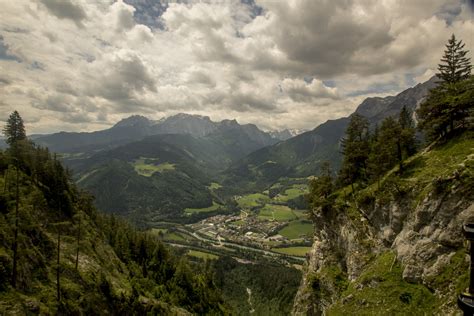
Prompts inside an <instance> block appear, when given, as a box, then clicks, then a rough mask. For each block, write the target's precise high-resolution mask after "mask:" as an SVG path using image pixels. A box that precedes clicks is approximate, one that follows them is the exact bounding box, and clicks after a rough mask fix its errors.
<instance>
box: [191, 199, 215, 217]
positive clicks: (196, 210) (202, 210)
mask: <svg viewBox="0 0 474 316" xmlns="http://www.w3.org/2000/svg"><path fill="white" fill-rule="evenodd" d="M221 206H222V205H220V204H217V203H216V202H214V201H213V202H212V205H211V206H209V207H204V208H187V209H185V210H184V212H185V213H186V214H189V215H190V214H194V213H208V212H213V211H216V210H217V209H218V208H219V207H221Z"/></svg>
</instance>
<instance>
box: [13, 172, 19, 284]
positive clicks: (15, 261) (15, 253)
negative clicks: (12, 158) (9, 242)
mask: <svg viewBox="0 0 474 316" xmlns="http://www.w3.org/2000/svg"><path fill="white" fill-rule="evenodd" d="M15 200H16V202H15V233H14V234H15V236H14V238H13V272H12V286H13V288H16V280H17V269H18V268H17V267H18V212H19V204H20V172H19V170H18V166H17V167H16V198H15Z"/></svg>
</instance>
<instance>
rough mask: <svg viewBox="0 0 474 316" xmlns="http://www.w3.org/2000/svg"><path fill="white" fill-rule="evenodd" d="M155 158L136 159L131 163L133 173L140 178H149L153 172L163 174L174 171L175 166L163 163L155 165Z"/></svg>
mask: <svg viewBox="0 0 474 316" xmlns="http://www.w3.org/2000/svg"><path fill="white" fill-rule="evenodd" d="M157 160H158V159H156V158H143V157H141V158H140V159H137V160H135V161H134V162H133V164H132V165H133V168H134V169H135V172H136V173H138V174H139V175H141V176H145V177H151V176H152V175H153V174H154V173H155V172H163V171H166V170H174V169H175V165H174V164H171V163H168V162H164V163H158V164H157Z"/></svg>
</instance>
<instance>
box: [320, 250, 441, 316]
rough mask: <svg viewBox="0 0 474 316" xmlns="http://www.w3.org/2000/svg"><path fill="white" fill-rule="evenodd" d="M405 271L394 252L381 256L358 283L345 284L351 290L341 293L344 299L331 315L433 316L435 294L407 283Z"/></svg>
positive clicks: (330, 310) (423, 287)
mask: <svg viewBox="0 0 474 316" xmlns="http://www.w3.org/2000/svg"><path fill="white" fill-rule="evenodd" d="M402 271H403V269H402V266H401V265H400V263H398V262H397V261H396V259H395V255H394V254H393V253H391V252H386V253H383V254H381V255H379V256H378V257H377V258H376V259H375V260H374V261H373V262H372V263H370V265H369V266H368V267H367V268H366V269H364V272H363V273H362V275H361V276H360V277H358V278H357V279H356V280H355V282H352V283H350V284H347V283H345V285H348V287H347V290H344V291H342V292H339V293H340V294H339V295H338V296H339V297H340V299H339V300H338V301H337V302H336V304H334V305H333V306H332V307H331V308H330V309H329V310H328V311H327V314H328V315H350V314H353V313H354V312H357V313H358V314H362V315H380V311H382V310H383V311H384V312H385V313H387V314H388V315H420V314H421V315H423V314H433V312H434V310H433V307H434V306H435V305H436V301H437V300H436V298H435V296H434V294H432V293H431V292H430V291H429V289H428V288H426V287H425V286H423V285H419V284H411V283H408V282H405V281H404V280H403V279H402ZM343 288H344V286H342V287H340V289H343Z"/></svg>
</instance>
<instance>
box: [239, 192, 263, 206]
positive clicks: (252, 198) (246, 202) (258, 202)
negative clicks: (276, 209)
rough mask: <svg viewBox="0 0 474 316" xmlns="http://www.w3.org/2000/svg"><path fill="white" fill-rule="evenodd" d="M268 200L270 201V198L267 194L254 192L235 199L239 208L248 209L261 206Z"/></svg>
mask: <svg viewBox="0 0 474 316" xmlns="http://www.w3.org/2000/svg"><path fill="white" fill-rule="evenodd" d="M268 201H270V198H269V197H268V196H267V195H264V194H262V193H254V194H248V195H244V196H242V197H241V198H239V199H238V200H237V204H239V206H240V207H241V208H246V209H249V208H254V207H258V206H262V205H264V204H265V203H266V202H268Z"/></svg>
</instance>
